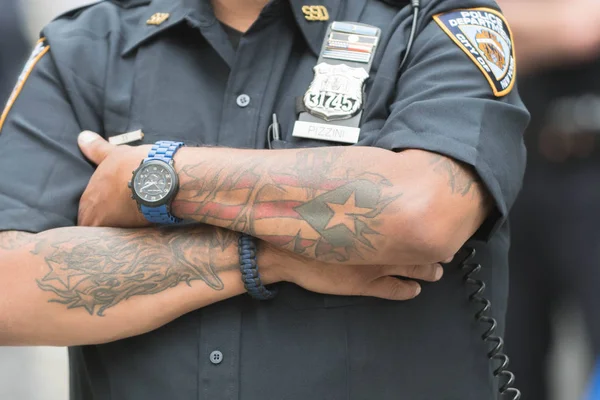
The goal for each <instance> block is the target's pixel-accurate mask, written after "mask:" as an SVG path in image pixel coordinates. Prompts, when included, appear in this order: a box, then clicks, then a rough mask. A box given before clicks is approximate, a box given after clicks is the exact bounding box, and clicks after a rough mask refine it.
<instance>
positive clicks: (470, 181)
mask: <svg viewBox="0 0 600 400" xmlns="http://www.w3.org/2000/svg"><path fill="white" fill-rule="evenodd" d="M430 165H432V166H433V170H434V171H436V172H438V173H440V174H442V175H444V176H446V177H447V178H448V186H449V187H450V190H451V191H452V194H460V195H461V196H466V195H467V194H469V192H471V189H472V188H474V186H475V185H477V184H478V183H479V182H480V180H479V177H478V175H477V174H476V173H475V172H474V171H472V170H471V169H469V168H468V167H467V166H466V165H464V164H462V163H459V162H457V161H454V160H451V159H449V158H448V157H444V156H442V155H439V154H432V155H431V161H430Z"/></svg>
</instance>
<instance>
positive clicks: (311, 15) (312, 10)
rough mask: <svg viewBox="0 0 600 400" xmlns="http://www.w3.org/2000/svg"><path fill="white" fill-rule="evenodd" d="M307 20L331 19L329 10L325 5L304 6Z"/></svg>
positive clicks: (303, 10)
mask: <svg viewBox="0 0 600 400" xmlns="http://www.w3.org/2000/svg"><path fill="white" fill-rule="evenodd" d="M302 12H303V13H304V18H305V19H306V20H307V21H329V12H328V11H327V7H325V6H302Z"/></svg>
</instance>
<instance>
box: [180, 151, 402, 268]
mask: <svg viewBox="0 0 600 400" xmlns="http://www.w3.org/2000/svg"><path fill="white" fill-rule="evenodd" d="M345 151H346V150H345V149H343V148H327V149H322V148H321V149H310V150H302V151H298V152H297V153H296V155H295V157H296V161H295V164H294V165H293V167H291V168H285V167H280V166H274V165H268V164H265V161H264V160H263V159H256V160H254V162H252V163H250V164H248V163H245V164H244V165H243V166H242V165H232V166H231V167H227V168H222V169H219V170H215V168H214V167H212V166H211V165H210V163H207V162H204V163H200V164H197V165H193V166H187V167H185V168H184V169H183V170H182V171H181V172H182V173H181V174H180V176H181V185H180V193H179V197H178V199H177V201H176V204H175V206H176V207H177V210H178V214H181V216H183V217H191V218H194V219H196V220H200V221H201V222H205V223H208V224H213V225H217V226H222V227H225V228H228V229H232V230H235V231H242V232H246V233H248V234H250V235H252V236H255V237H259V238H261V239H264V240H267V241H269V242H271V243H274V244H276V245H278V246H280V247H283V248H285V249H287V250H290V251H293V252H295V253H297V254H301V255H304V256H308V257H311V258H318V259H321V260H325V261H326V260H332V259H335V260H337V261H347V260H349V259H350V258H351V257H361V258H364V257H365V255H366V254H367V253H368V252H375V251H377V250H378V249H377V246H376V240H374V239H375V238H376V237H378V236H381V234H380V233H379V232H378V231H377V226H378V225H380V224H381V214H382V212H383V211H384V210H385V209H386V207H387V206H388V205H389V204H390V203H391V202H393V201H394V200H395V199H397V198H398V197H399V196H400V194H399V193H398V192H397V191H396V192H394V190H393V188H392V184H391V182H389V181H388V180H387V179H386V178H385V177H383V176H381V175H378V174H371V173H354V172H353V170H352V168H351V167H348V166H345V165H344V162H343V154H344V152H345Z"/></svg>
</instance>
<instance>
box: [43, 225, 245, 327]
mask: <svg viewBox="0 0 600 400" xmlns="http://www.w3.org/2000/svg"><path fill="white" fill-rule="evenodd" d="M236 239H237V235H236V234H235V233H233V232H226V231H224V230H221V229H217V230H215V229H213V228H210V229H197V228H195V229H193V230H191V229H181V228H180V229H163V230H154V229H150V230H140V231H124V230H107V231H105V232H103V233H100V234H95V235H94V236H92V237H89V236H88V237H85V236H83V237H77V238H75V237H71V238H68V239H64V238H63V239H62V241H61V240H53V241H52V240H49V241H48V243H47V244H46V246H45V249H44V251H43V254H44V259H45V261H46V264H47V266H48V273H47V274H46V275H45V276H44V277H43V278H42V279H40V280H37V285H38V287H39V288H40V289H42V290H44V291H48V292H52V293H54V295H55V296H54V297H53V298H52V299H51V300H50V302H54V303H60V304H64V305H66V306H67V308H69V309H71V308H83V309H85V310H86V311H87V312H88V313H89V314H90V315H94V314H95V315H98V316H104V311H105V310H107V309H108V308H111V307H114V306H116V305H117V304H119V303H120V302H122V301H124V300H127V299H129V298H131V297H133V296H142V295H152V294H156V293H159V292H162V291H165V290H167V289H169V288H173V287H175V286H177V285H179V284H180V283H181V282H185V283H187V284H188V285H190V283H191V282H192V281H203V282H204V283H205V284H206V285H208V286H209V287H210V288H211V289H213V290H222V289H223V282H222V281H221V279H220V278H219V276H218V274H219V273H220V272H222V271H228V270H235V269H236V268H239V267H238V265H237V263H236V264H230V263H228V262H223V261H220V257H219V255H221V254H222V253H223V251H224V250H225V249H227V248H229V247H230V246H234V245H235V243H236ZM221 258H222V257H221Z"/></svg>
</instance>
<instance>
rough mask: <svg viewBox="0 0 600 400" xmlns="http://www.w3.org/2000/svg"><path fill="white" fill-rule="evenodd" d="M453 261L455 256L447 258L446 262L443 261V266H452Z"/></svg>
mask: <svg viewBox="0 0 600 400" xmlns="http://www.w3.org/2000/svg"><path fill="white" fill-rule="evenodd" d="M452 260H454V256H452V257H448V258H446V259H445V260H444V261H442V264H450V263H451V262H452Z"/></svg>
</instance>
